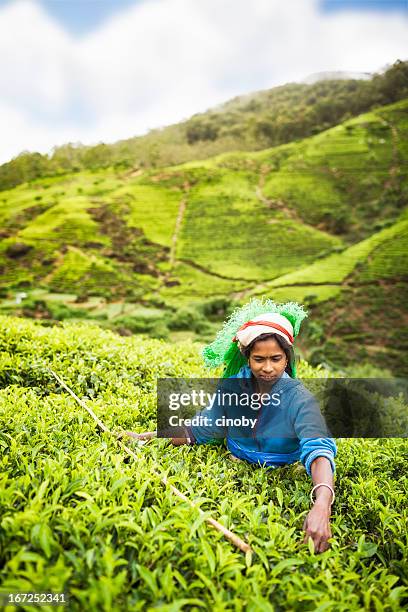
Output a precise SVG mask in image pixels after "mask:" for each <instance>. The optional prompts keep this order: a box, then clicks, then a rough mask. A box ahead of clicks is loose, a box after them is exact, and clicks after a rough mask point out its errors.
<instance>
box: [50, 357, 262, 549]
mask: <svg viewBox="0 0 408 612" xmlns="http://www.w3.org/2000/svg"><path fill="white" fill-rule="evenodd" d="M49 371H50V372H51V374H52V375H53V376H54V378H55V379H56V380H57V381H58V382H59V384H60V385H61V386H62V387H63V388H64V389H65V390H66V391H68V393H69V394H70V395H72V397H73V398H74V399H75V400H76V401H77V402H78V404H79V405H80V406H82V408H85V410H86V411H87V412H88V413H89V414H90V415H91V417H92V418H93V419H94V420H95V421H96V423H97V424H98V425H99V427H100V428H101V429H102V431H104V432H106V433H109V434H111V435H113V436H115V437H116V438H117V442H118V443H119V444H120V446H121V447H122V448H123V449H124V450H125V451H126V452H127V453H128V454H129V455H130V456H131V457H133V458H134V459H136V460H137V459H138V456H137V455H136V453H134V452H133V450H132V449H131V448H129V447H128V446H126V444H124V443H123V442H121V440H120V438H121V437H122V436H123V434H122V433H120V434H118V435H117V434H114V433H113V431H111V430H110V429H109V428H108V427H106V425H105V424H104V423H103V422H102V421H101V420H100V419H99V418H98V417H97V416H96V414H95V413H94V411H93V410H92V409H91V408H89V406H87V405H86V403H85V402H84V401H83V400H81V399H80V398H79V397H78V396H77V395H76V394H75V393H74V392H73V391H72V389H70V387H68V385H66V384H65V382H64V381H63V380H62V379H61V378H60V377H59V376H58V375H57V374H56V373H55V372H54V371H53V370H51V368H49ZM151 433H153V432H151ZM152 473H153V474H154V476H156V477H157V478H159V479H160V482H161V483H162V484H163V485H164V486H165V487H167V486H168V487H169V488H170V490H171V491H172V492H173V493H174V495H176V496H177V497H179V498H180V499H182V500H183V501H185V502H187V503H188V504H189V505H190V506H191V507H192V508H195V509H196V510H198V511H199V513H200V514H205V512H204V511H203V510H201V508H200V507H199V506H197V505H196V504H195V503H194V502H193V501H192V500H191V499H189V498H188V497H187V496H186V495H184V493H182V492H181V491H179V489H177V487H175V486H174V485H172V484H171V483H169V481H168V479H167V478H166V477H165V476H161V475H160V474H159V473H158V472H156V470H152ZM205 520H206V521H207V523H209V524H210V525H212V526H213V527H214V528H215V529H217V530H218V531H220V532H221V533H222V534H223V535H224V536H225V537H226V538H227V539H228V540H230V542H232V543H233V544H234V546H236V547H237V548H239V549H240V550H242V552H244V553H247V552H249V553H251V552H252V548H251V547H250V545H249V544H247V542H245V541H244V540H242V539H241V538H240V537H239V536H237V535H236V534H235V533H233V532H232V531H230V530H229V529H227V527H225V526H224V525H222V524H221V523H219V522H218V521H216V520H215V519H213V518H211V517H206V518H205Z"/></svg>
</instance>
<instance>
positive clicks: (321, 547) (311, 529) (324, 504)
mask: <svg viewBox="0 0 408 612" xmlns="http://www.w3.org/2000/svg"><path fill="white" fill-rule="evenodd" d="M311 473H312V480H313V485H317V484H320V483H322V482H324V483H326V484H328V485H330V486H331V487H332V489H333V490H334V482H333V470H332V467H331V463H330V461H329V459H327V458H326V457H317V458H316V459H315V460H314V461H313V462H312V464H311ZM314 493H315V498H316V501H315V503H314V504H313V507H312V509H311V510H310V512H309V514H308V515H307V517H306V519H305V521H304V523H303V530H304V531H305V538H304V540H303V542H304V543H307V541H308V539H309V537H311V538H312V540H313V543H314V548H315V552H318V553H319V552H324V551H325V550H327V549H328V548H329V547H330V544H329V543H328V539H329V538H331V537H332V533H331V529H330V522H329V521H330V514H331V502H332V497H333V495H332V492H331V491H330V489H329V488H328V487H318V488H317V489H316V490H315V492H314Z"/></svg>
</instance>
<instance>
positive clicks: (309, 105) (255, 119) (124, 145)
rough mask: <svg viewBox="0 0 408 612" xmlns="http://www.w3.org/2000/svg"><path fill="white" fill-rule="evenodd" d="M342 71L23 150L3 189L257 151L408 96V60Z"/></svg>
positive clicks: (2, 176) (1, 179)
mask: <svg viewBox="0 0 408 612" xmlns="http://www.w3.org/2000/svg"><path fill="white" fill-rule="evenodd" d="M334 76H335V73H334ZM343 76H344V75H341V78H334V79H332V80H324V81H319V82H317V83H314V84H305V83H289V84H287V85H283V86H280V87H274V88H273V89H269V90H265V91H259V92H254V93H251V94H247V95H244V96H238V97H237V98H234V99H233V100H230V101H228V102H226V103H225V104H222V105H220V106H219V107H216V108H213V109H210V110H208V111H207V112H205V113H201V114H197V115H194V116H193V117H191V118H189V119H187V120H186V121H182V122H180V123H178V124H175V125H170V126H167V127H164V128H160V129H155V130H152V131H150V132H149V133H148V134H147V135H145V136H140V137H135V138H129V139H127V140H123V141H119V142H117V143H115V144H109V145H107V144H104V143H99V144H97V145H95V146H82V145H73V144H70V143H67V144H66V145H63V146H61V147H57V148H55V150H54V151H53V153H52V154H50V155H41V154H40V153H27V152H22V153H21V154H20V155H19V156H17V157H16V158H14V159H13V160H11V161H10V162H7V163H6V164H3V165H2V166H0V190H2V189H9V188H11V187H15V186H16V185H18V184H21V183H24V182H27V181H29V180H32V179H35V178H44V177H47V176H58V175H61V174H66V173H67V172H80V171H83V170H90V169H92V170H95V169H98V168H108V167H110V166H115V167H116V168H122V169H126V168H128V169H133V170H138V169H142V170H145V169H147V168H155V167H163V166H169V165H174V164H180V163H184V162H188V161H194V160H198V159H206V158H208V157H211V156H214V155H218V154H220V153H225V152H231V151H237V150H240V151H259V150H261V149H265V148H270V147H273V146H277V145H280V144H285V143H289V142H292V141H294V140H300V139H302V138H305V137H307V136H312V135H314V134H317V133H320V132H322V131H324V130H326V129H328V128H330V127H332V126H335V125H337V124H339V123H341V122H343V121H345V120H347V119H349V118H351V117H355V116H357V115H359V114H361V113H364V112H366V111H369V110H371V109H376V108H379V107H381V106H384V105H387V104H391V103H394V102H397V101H398V100H402V99H404V98H407V97H408V62H403V61H397V62H395V64H394V65H393V66H391V67H390V68H389V69H388V70H387V71H386V72H384V73H380V74H374V75H373V76H372V78H371V79H369V80H361V79H360V78H359V79H355V78H350V79H347V80H342V79H343Z"/></svg>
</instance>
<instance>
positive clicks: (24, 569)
mask: <svg viewBox="0 0 408 612" xmlns="http://www.w3.org/2000/svg"><path fill="white" fill-rule="evenodd" d="M0 345H1V351H2V352H1V356H0V385H1V390H0V448H1V457H0V591H1V592H5V591H17V590H19V591H37V592H39V591H54V592H57V591H65V592H66V593H68V596H69V597H70V603H69V606H68V608H69V609H70V610H84V609H86V610H92V611H93V610H106V611H108V610H115V611H116V610H118V611H119V610H120V611H122V610H151V609H155V608H159V609H161V610H165V611H176V610H197V611H198V610H202V609H204V610H216V611H222V610H234V611H242V610H249V611H251V612H256V611H262V612H263V611H273V610H276V611H278V610H294V611H302V612H303V611H309V610H310V611H312V610H313V611H315V610H318V611H323V610H330V611H331V610H336V611H337V610H338V611H349V610H362V609H363V610H373V611H375V612H382V611H396V610H403V609H404V608H405V606H406V604H407V603H408V588H407V586H408V585H407V582H408V573H407V518H408V517H407V514H408V512H407V505H406V491H407V467H408V457H407V442H406V440H404V439H386V440H377V439H372V440H360V439H354V440H348V439H342V440H339V441H338V458H337V472H336V495H337V497H336V502H335V504H334V506H333V512H332V521H331V525H332V532H333V539H332V546H331V548H330V549H329V550H328V551H326V552H324V553H322V554H320V555H315V554H314V553H313V552H312V550H310V549H309V547H308V546H307V545H305V544H303V543H302V540H303V535H302V531H301V527H302V523H303V520H304V518H305V516H306V514H307V512H308V511H309V508H310V501H309V498H308V495H309V492H310V488H311V480H310V477H309V476H307V474H306V472H305V470H304V469H303V467H302V466H301V465H300V464H294V465H291V466H286V467H282V468H280V469H277V470H266V469H262V468H257V467H254V466H253V465H249V464H246V463H238V462H234V461H231V460H230V458H229V457H230V456H229V453H228V451H227V450H226V449H225V448H224V447H217V448H215V447H212V446H199V447H188V446H183V447H173V446H171V445H168V444H167V442H166V441H165V440H152V441H151V442H148V443H146V444H145V445H143V446H142V445H137V444H136V443H134V442H129V444H130V445H132V448H133V449H134V452H135V453H136V454H137V461H135V460H134V459H133V458H131V457H129V456H128V455H127V454H126V453H125V451H123V450H122V449H121V447H120V446H119V445H118V444H117V442H116V440H115V438H114V437H113V436H111V435H109V434H106V433H101V431H100V430H98V428H97V426H96V424H95V422H94V421H93V420H92V419H91V417H90V416H89V415H88V414H87V413H86V411H85V410H84V409H83V408H81V407H80V406H79V405H78V404H77V403H76V402H75V401H74V400H73V399H72V398H71V396H69V395H68V394H67V393H66V392H64V390H63V389H61V387H60V386H59V385H58V383H57V382H56V381H55V379H54V378H52V376H51V375H50V373H49V370H48V367H51V368H53V369H54V370H55V371H56V372H57V373H58V374H59V375H60V376H61V377H62V378H63V379H64V380H65V381H66V383H67V384H68V385H69V386H71V387H72V388H73V390H74V391H75V392H76V393H77V394H78V395H79V396H80V397H85V398H86V401H87V403H88V405H89V406H90V407H91V408H92V409H93V410H94V411H95V412H96V413H97V415H98V416H99V417H100V418H101V419H102V420H103V421H104V422H105V424H106V425H107V426H108V427H109V428H110V429H112V430H113V431H116V432H117V431H120V430H122V429H133V430H136V431H142V430H146V429H152V428H154V427H155V389H156V379H157V377H160V376H174V377H177V376H179V377H182V376H189V377H191V376H197V377H199V376H205V375H208V373H207V371H206V370H205V369H204V368H203V366H202V365H201V360H200V357H199V348H200V347H199V345H196V344H192V343H188V342H185V343H180V344H178V345H173V346H172V345H170V344H167V343H165V342H163V341H160V340H140V338H138V337H136V336H133V337H129V338H123V337H120V336H117V335H115V334H114V333H112V332H110V331H108V330H102V329H100V328H99V327H97V326H96V325H93V324H88V323H83V324H74V323H72V322H63V323H62V325H61V326H59V327H54V328H50V327H42V326H41V324H40V323H39V322H35V321H27V320H23V319H19V318H13V317H0ZM299 374H300V375H303V376H315V377H317V376H319V375H320V376H321V375H322V370H321V368H320V369H319V368H317V369H316V368H315V369H313V368H312V367H311V366H309V365H308V364H306V363H301V365H300V368H299ZM326 375H327V373H326ZM154 471H155V472H159V473H160V474H162V475H166V476H167V477H168V479H169V481H170V482H171V483H173V484H174V485H175V486H177V487H178V488H179V489H181V490H182V491H183V492H184V493H185V494H186V495H188V496H189V497H190V498H191V499H194V500H195V502H196V503H197V505H199V506H200V507H201V508H202V510H203V511H204V513H205V514H204V517H203V516H200V515H199V514H198V512H197V511H196V510H194V509H192V508H190V506H189V505H187V504H186V503H185V502H182V501H180V500H179V499H177V498H176V497H175V496H174V495H173V494H172V493H171V491H170V490H169V489H168V488H167V489H166V488H164V487H163V486H162V484H161V483H160V481H159V479H158V478H157V477H156V476H155V475H154ZM209 514H211V516H213V517H214V518H217V519H218V520H220V521H221V522H222V523H223V524H225V525H226V526H227V527H229V528H231V529H232V530H233V531H234V532H236V533H237V534H238V535H239V536H240V537H242V538H244V539H246V540H247V541H248V542H249V543H250V544H251V546H252V548H253V550H254V555H253V557H252V559H250V558H249V557H248V556H247V557H245V555H243V554H242V553H241V552H239V551H238V550H237V549H235V548H234V547H233V546H232V545H231V544H230V543H229V542H228V541H227V540H225V539H224V538H223V536H222V535H221V534H219V533H218V532H217V531H215V530H213V529H212V528H211V527H209V526H208V525H207V524H206V523H205V520H204V519H205V516H208V515H209ZM23 609H29V607H28V606H27V607H26V608H24V607H23Z"/></svg>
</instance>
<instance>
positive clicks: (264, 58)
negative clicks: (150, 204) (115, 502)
mask: <svg viewBox="0 0 408 612" xmlns="http://www.w3.org/2000/svg"><path fill="white" fill-rule="evenodd" d="M403 7H404V3H403V2H401V1H399V0H387V2H380V1H378V0H373V1H370V2H368V1H367V2H362V1H361V0H353V1H352V2H351V1H347V0H341V1H340V0H287V1H283V0H251V1H250V2H249V0H0V134H1V138H0V163H3V162H4V161H7V160H8V159H10V158H12V157H13V156H15V155H18V154H19V153H20V152H21V151H23V150H29V151H33V150H36V151H40V152H43V153H46V152H47V153H48V152H50V151H51V150H52V148H53V147H54V146H57V145H61V144H64V143H67V142H82V143H84V144H95V143H97V142H101V141H102V142H114V141H116V140H120V139H124V138H130V137H132V136H135V135H138V134H143V133H146V131H148V130H149V129H152V128H158V127H162V126H164V125H169V124H171V123H176V122H178V121H182V120H183V119H186V118H188V117H190V116H191V115H193V114H195V113H199V112H203V111H205V110H207V109H208V108H211V107H213V106H216V105H218V104H221V103H222V102H225V101H226V100H229V99H230V98H232V97H235V96H237V95H242V94H247V93H250V92H253V91H257V90H261V89H268V88H271V87H274V86H276V85H282V84H284V83H288V82H299V81H302V80H303V79H305V78H306V77H308V76H309V75H311V74H313V73H316V72H322V71H338V70H340V71H346V72H353V73H355V72H357V73H367V72H369V73H373V72H376V71H381V70H383V69H385V68H386V67H387V66H389V65H391V64H392V63H394V62H395V61H396V60H397V59H402V60H404V59H408V46H407V43H406V41H407V40H408V22H407V18H406V13H404V11H403Z"/></svg>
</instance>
